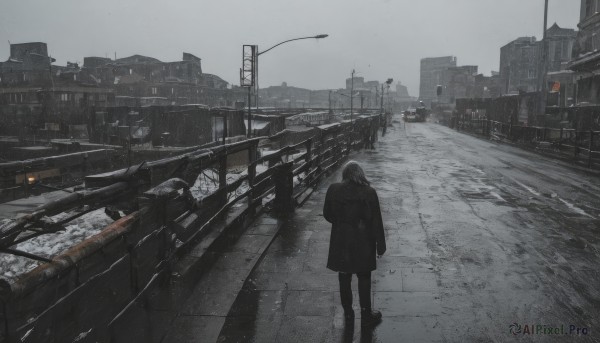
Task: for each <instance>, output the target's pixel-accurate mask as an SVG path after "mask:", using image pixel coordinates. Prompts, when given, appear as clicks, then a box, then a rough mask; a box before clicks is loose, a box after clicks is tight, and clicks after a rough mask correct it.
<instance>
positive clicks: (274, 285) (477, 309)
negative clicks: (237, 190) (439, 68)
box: [163, 120, 600, 343]
mask: <svg viewBox="0 0 600 343" xmlns="http://www.w3.org/2000/svg"><path fill="white" fill-rule="evenodd" d="M351 158H352V159H354V160H357V161H358V162H359V163H360V164H361V165H362V166H363V168H364V169H365V173H366V175H367V178H368V179H369V180H370V181H371V182H372V186H373V187H374V188H375V189H376V190H377V192H378V195H379V199H380V203H381V208H382V215H383V220H384V226H385V229H386V241H387V246H388V250H387V252H386V253H385V255H384V256H383V257H382V258H381V259H380V260H378V267H377V270H376V271H375V272H374V273H373V274H372V275H373V276H372V281H373V285H372V296H373V299H372V303H373V307H374V308H375V309H378V310H381V311H382V313H383V321H382V323H381V324H380V325H378V326H377V327H375V328H374V329H373V330H364V331H363V330H361V327H360V319H359V318H357V319H356V322H355V325H354V326H353V327H347V326H346V325H345V323H344V320H343V310H342V308H341V305H340V300H339V292H338V280H337V274H336V273H333V272H331V271H329V270H328V269H327V268H326V267H325V266H326V261H327V253H328V247H329V234H330V224H329V223H327V222H326V221H325V219H324V218H323V216H322V206H323V202H324V197H325V192H326V190H327V187H329V185H330V184H331V183H332V182H336V181H338V180H340V173H341V171H337V173H336V174H334V175H331V176H330V177H329V178H327V179H325V180H323V181H322V183H321V184H320V186H319V187H318V188H317V189H315V192H314V193H313V194H312V195H311V197H310V198H309V199H308V201H307V202H306V203H305V204H304V205H303V206H301V207H299V208H297V209H296V211H295V214H294V215H293V216H292V217H291V218H290V219H289V220H287V221H286V222H284V223H283V225H282V226H281V228H280V229H279V231H278V233H277V234H276V235H275V236H272V237H271V238H270V239H269V238H260V237H248V238H249V239H259V240H260V242H261V243H260V244H259V245H260V246H261V248H259V250H257V251H250V250H247V249H254V245H252V244H251V242H250V241H248V242H247V243H248V244H246V243H244V244H246V247H245V248H244V247H242V248H241V250H242V251H244V252H245V253H250V254H254V255H251V256H247V257H243V255H242V254H234V255H227V254H225V255H223V256H224V257H225V259H228V257H227V256H237V257H239V259H229V261H230V263H229V264H227V266H228V267H226V268H225V267H223V266H221V267H222V269H227V270H228V273H227V275H229V276H228V277H231V279H230V281H231V282H229V283H228V282H225V286H223V287H222V288H218V289H217V288H215V287H214V286H213V289H212V292H213V293H212V294H211V295H210V296H207V295H206V294H205V293H207V292H204V291H203V290H202V288H201V287H200V288H199V289H198V290H197V292H196V296H193V297H192V298H190V299H189V300H188V304H187V307H186V308H185V309H182V311H183V312H182V313H185V314H186V315H185V316H180V317H179V318H178V321H179V323H182V321H183V324H185V325H182V326H177V327H175V328H174V331H173V332H175V333H178V334H179V336H178V339H177V340H163V342H215V341H217V342H261V343H262V342H410V343H416V342H512V341H518V342H574V341H576V342H600V339H599V336H598V334H597V333H596V330H598V328H599V327H600V310H598V308H599V307H598V304H600V293H599V292H598V289H597V285H598V284H600V273H598V270H597V266H598V265H599V264H600V254H598V251H600V243H599V240H598V228H599V227H600V220H599V219H598V218H600V208H598V204H600V196H599V194H600V187H599V186H597V185H598V184H599V182H598V179H597V178H596V177H593V176H590V175H587V174H584V173H580V172H578V171H577V170H575V169H572V168H568V167H566V166H564V165H561V164H557V163H556V162H555V161H554V160H551V159H547V158H544V157H541V156H539V155H535V154H532V153H529V152H526V151H522V150H520V149H517V148H514V147H510V146H504V145H501V144H497V143H494V142H490V141H486V140H481V139H478V138H474V137H472V136H468V135H462V134H460V133H456V132H455V131H452V130H451V129H448V128H446V127H442V126H439V125H435V124H432V123H409V124H406V125H404V124H403V123H401V122H398V121H397V120H396V121H395V122H394V127H393V128H390V129H389V130H388V135H386V136H385V137H384V138H382V139H381V140H380V142H378V143H377V147H376V150H373V151H369V150H367V151H362V152H358V153H355V154H353V155H352V156H351ZM265 224H266V223H263V224H259V225H263V226H264V225H265ZM265 228H268V227H265ZM251 232H252V231H251ZM269 233H270V234H273V233H272V232H271V231H269ZM242 242H244V241H242ZM267 243H268V244H267ZM266 245H268V247H266ZM263 248H264V252H263V253H259V252H258V251H262V249H263ZM250 257H251V259H250V260H248V258H250ZM247 262H248V264H247ZM250 262H251V263H250ZM254 262H256V264H254ZM250 265H252V267H249V266H250ZM241 266H243V267H241ZM236 269H243V271H242V272H239V273H237V274H236V272H235V270H236ZM217 279H218V280H221V281H223V278H218V277H217V278H214V279H213V280H208V281H207V283H208V284H211V283H212V282H214V280H217ZM224 280H225V281H227V279H226V278H225V279H224ZM205 285H206V284H205ZM352 288H353V290H354V308H355V313H356V314H357V317H358V315H359V314H360V311H359V309H358V307H359V306H358V294H357V292H356V290H357V280H356V278H354V279H353V282H352ZM203 292H204V293H203ZM211 306H212V307H211ZM212 308H217V309H218V310H216V311H213V312H211V311H212V310H211V309H212ZM176 323H177V322H176ZM531 325H538V326H546V327H551V328H556V327H564V328H566V330H568V328H569V327H571V326H573V327H576V328H580V329H585V330H586V334H571V335H570V336H567V334H565V335H560V336H559V335H544V334H538V335H531V334H527V333H528V332H530V331H528V329H527V328H528V327H529V328H530V327H531Z"/></svg>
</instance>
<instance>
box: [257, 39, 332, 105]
mask: <svg viewBox="0 0 600 343" xmlns="http://www.w3.org/2000/svg"><path fill="white" fill-rule="evenodd" d="M328 36H329V35H328V34H320V35H316V36H310V37H300V38H294V39H288V40H285V41H283V42H279V43H277V44H275V45H273V46H272V47H270V48H268V49H267V50H265V51H261V52H258V45H255V47H256V59H255V60H254V69H255V73H256V78H255V84H254V87H255V90H256V98H255V101H256V109H257V110H258V98H259V95H258V89H259V87H258V56H260V55H262V54H264V53H266V52H269V51H270V50H272V49H273V48H276V47H278V46H280V45H281V44H284V43H287V42H292V41H295V40H301V39H321V38H327V37H328ZM290 105H291V104H290Z"/></svg>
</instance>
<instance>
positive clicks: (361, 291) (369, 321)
mask: <svg viewBox="0 0 600 343" xmlns="http://www.w3.org/2000/svg"><path fill="white" fill-rule="evenodd" d="M357 276H358V295H359V297H360V309H361V311H360V317H361V324H360V325H361V326H362V327H367V326H371V325H377V324H378V323H379V322H381V312H379V311H374V310H373V309H371V272H367V273H358V274H357Z"/></svg>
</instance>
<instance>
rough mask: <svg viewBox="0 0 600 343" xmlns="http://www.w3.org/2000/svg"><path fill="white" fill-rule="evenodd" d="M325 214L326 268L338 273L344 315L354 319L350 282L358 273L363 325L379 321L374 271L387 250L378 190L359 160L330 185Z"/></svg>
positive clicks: (346, 166)
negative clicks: (374, 299) (373, 301)
mask: <svg viewBox="0 0 600 343" xmlns="http://www.w3.org/2000/svg"><path fill="white" fill-rule="evenodd" d="M323 215H324V217H325V219H326V220H327V221H328V222H330V223H331V224H332V228H331V238H330V240H329V258H328V260H327V268H329V269H331V270H333V271H336V272H338V273H339V281H340V297H341V301H342V307H343V308H344V317H345V319H346V320H347V321H350V320H352V321H353V320H354V311H353V310H352V288H351V281H352V274H356V275H357V277H358V295H359V298H360V307H361V325H362V326H369V325H372V324H377V323H378V322H379V321H381V312H379V311H374V310H373V309H372V308H371V271H373V270H375V269H376V257H380V256H381V255H383V254H384V253H385V250H386V247H385V235H384V230H383V221H382V219H381V210H380V208H379V199H378V197H377V192H375V190H374V189H373V188H371V186H370V184H369V181H367V178H366V177H365V173H364V172H363V170H362V168H361V167H360V165H358V163H356V162H354V161H350V162H348V163H346V165H345V166H344V170H343V171H342V182H340V183H334V184H332V185H331V186H329V189H327V195H326V196H325V205H324V207H323Z"/></svg>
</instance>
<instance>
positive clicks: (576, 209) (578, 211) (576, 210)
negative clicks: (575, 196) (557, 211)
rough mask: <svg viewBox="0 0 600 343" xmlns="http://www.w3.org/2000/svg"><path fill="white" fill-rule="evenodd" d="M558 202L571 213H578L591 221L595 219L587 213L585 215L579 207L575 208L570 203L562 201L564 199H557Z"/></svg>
mask: <svg viewBox="0 0 600 343" xmlns="http://www.w3.org/2000/svg"><path fill="white" fill-rule="evenodd" d="M558 200H560V201H561V202H562V203H563V204H565V205H567V207H568V208H570V209H571V210H572V211H573V212H576V213H579V214H581V215H584V216H587V217H590V218H592V219H596V218H594V217H593V216H591V215H589V214H587V213H586V212H585V211H584V210H582V209H580V208H579V207H577V206H575V205H573V204H571V203H570V202H568V201H566V200H564V199H562V198H558Z"/></svg>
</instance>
